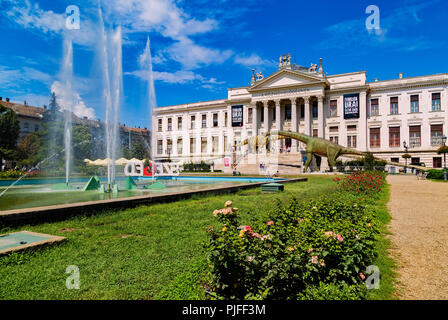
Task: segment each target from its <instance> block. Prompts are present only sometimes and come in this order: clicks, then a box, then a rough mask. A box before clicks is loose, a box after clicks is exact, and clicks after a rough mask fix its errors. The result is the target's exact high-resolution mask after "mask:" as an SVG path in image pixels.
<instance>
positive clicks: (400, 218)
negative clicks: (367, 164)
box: [387, 175, 448, 300]
mask: <svg viewBox="0 0 448 320" xmlns="http://www.w3.org/2000/svg"><path fill="white" fill-rule="evenodd" d="M387 181H388V183H389V184H390V192H391V195H390V201H389V203H388V208H389V212H390V214H391V215H392V222H391V228H390V231H391V232H392V236H391V239H392V244H393V249H392V251H391V252H392V255H393V257H394V258H395V260H396V261H397V265H398V269H397V273H398V275H397V278H398V281H399V284H398V285H397V293H398V296H399V298H400V299H404V300H409V299H424V300H439V299H448V249H447V246H448V183H441V182H432V181H427V180H423V181H422V180H417V178H416V177H415V176H398V175H397V176H395V175H390V176H388V178H387Z"/></svg>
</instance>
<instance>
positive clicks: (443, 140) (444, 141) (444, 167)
mask: <svg viewBox="0 0 448 320" xmlns="http://www.w3.org/2000/svg"><path fill="white" fill-rule="evenodd" d="M442 143H443V147H444V148H443V180H444V181H446V180H447V177H446V148H445V147H446V136H445V135H444V136H443V137H442Z"/></svg>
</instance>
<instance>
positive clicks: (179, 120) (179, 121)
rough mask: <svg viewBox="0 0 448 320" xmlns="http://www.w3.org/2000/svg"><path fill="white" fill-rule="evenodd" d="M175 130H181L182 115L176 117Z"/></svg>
mask: <svg viewBox="0 0 448 320" xmlns="http://www.w3.org/2000/svg"><path fill="white" fill-rule="evenodd" d="M177 130H182V117H179V118H177Z"/></svg>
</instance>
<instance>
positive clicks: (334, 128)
mask: <svg viewBox="0 0 448 320" xmlns="http://www.w3.org/2000/svg"><path fill="white" fill-rule="evenodd" d="M330 132H339V127H338V126H334V127H330Z"/></svg>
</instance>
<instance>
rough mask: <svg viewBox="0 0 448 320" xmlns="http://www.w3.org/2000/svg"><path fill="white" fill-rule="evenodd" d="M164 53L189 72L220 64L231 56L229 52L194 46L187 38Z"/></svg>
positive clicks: (231, 52)
mask: <svg viewBox="0 0 448 320" xmlns="http://www.w3.org/2000/svg"><path fill="white" fill-rule="evenodd" d="M164 52H165V53H166V54H167V55H168V56H169V57H170V58H171V59H172V60H174V61H176V62H178V63H180V64H181V65H182V67H183V68H184V69H187V70H191V69H196V68H199V67H203V66H208V65H211V64H221V63H223V62H225V61H227V60H228V59H229V58H230V57H231V56H232V55H233V51H231V50H224V51H222V50H218V49H211V48H207V47H203V46H200V45H197V44H195V43H194V42H193V41H192V40H191V39H189V38H183V39H181V40H179V41H177V42H176V43H174V44H173V45H172V46H170V47H168V48H167V49H165V50H164Z"/></svg>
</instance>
